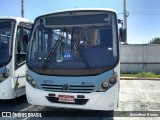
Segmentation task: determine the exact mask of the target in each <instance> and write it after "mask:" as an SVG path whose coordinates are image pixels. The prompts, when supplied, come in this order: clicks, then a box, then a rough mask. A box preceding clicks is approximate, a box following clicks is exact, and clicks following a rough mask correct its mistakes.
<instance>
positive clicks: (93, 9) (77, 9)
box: [36, 8, 117, 19]
mask: <svg viewBox="0 0 160 120" xmlns="http://www.w3.org/2000/svg"><path fill="white" fill-rule="evenodd" d="M72 11H110V12H114V13H117V12H116V11H115V10H113V9H110V8H73V9H64V10H60V11H54V12H50V13H46V14H43V15H40V16H38V17H37V18H39V17H43V16H46V15H51V14H56V13H63V12H72ZM37 18H36V19H37Z"/></svg>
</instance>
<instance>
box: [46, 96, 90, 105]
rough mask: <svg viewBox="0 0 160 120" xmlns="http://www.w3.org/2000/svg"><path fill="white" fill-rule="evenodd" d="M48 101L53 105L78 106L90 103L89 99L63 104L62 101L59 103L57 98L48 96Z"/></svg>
mask: <svg viewBox="0 0 160 120" xmlns="http://www.w3.org/2000/svg"><path fill="white" fill-rule="evenodd" d="M46 98H47V100H48V101H49V102H52V103H65V104H76V105H85V104H86V103H87V101H88V99H75V102H74V103H72V102H61V101H58V98H57V97H48V96H46Z"/></svg>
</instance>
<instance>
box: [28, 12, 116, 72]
mask: <svg viewBox="0 0 160 120" xmlns="http://www.w3.org/2000/svg"><path fill="white" fill-rule="evenodd" d="M42 21H45V22H44V23H45V24H43V23H42ZM116 29H117V28H116V18H115V14H111V13H107V14H93V13H92V15H79V16H77V15H75V16H72V17H68V16H65V17H64V16H51V17H45V18H43V19H40V20H39V21H38V24H37V25H36V26H35V28H34V31H33V34H32V38H31V47H30V50H29V54H28V60H27V62H28V65H29V66H31V67H38V68H41V69H43V70H45V69H55V71H56V70H60V69H61V70H76V69H87V70H88V71H92V70H93V71H94V69H101V68H107V67H111V66H114V65H116V64H117V61H118V59H119V58H118V49H117V47H118V44H117V43H118V42H117V41H118V40H117V33H116V32H117V30H116Z"/></svg>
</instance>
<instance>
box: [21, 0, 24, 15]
mask: <svg viewBox="0 0 160 120" xmlns="http://www.w3.org/2000/svg"><path fill="white" fill-rule="evenodd" d="M21 17H23V18H24V0H21Z"/></svg>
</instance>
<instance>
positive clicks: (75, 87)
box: [41, 84, 94, 93]
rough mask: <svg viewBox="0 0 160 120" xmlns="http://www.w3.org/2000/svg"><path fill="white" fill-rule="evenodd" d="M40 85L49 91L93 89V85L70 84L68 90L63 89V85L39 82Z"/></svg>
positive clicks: (80, 91) (71, 91) (86, 90)
mask: <svg viewBox="0 0 160 120" xmlns="http://www.w3.org/2000/svg"><path fill="white" fill-rule="evenodd" d="M41 87H42V89H43V90H45V91H50V92H68V93H91V92H93V90H94V86H93V85H87V86H86V85H70V86H68V90H64V85H49V84H41Z"/></svg>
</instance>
